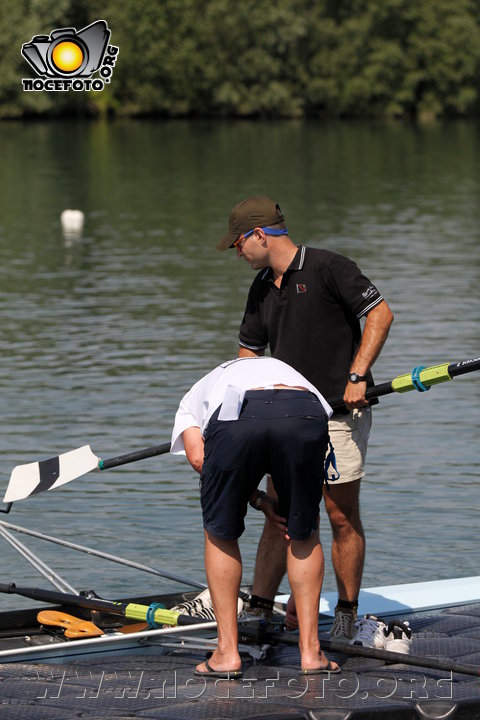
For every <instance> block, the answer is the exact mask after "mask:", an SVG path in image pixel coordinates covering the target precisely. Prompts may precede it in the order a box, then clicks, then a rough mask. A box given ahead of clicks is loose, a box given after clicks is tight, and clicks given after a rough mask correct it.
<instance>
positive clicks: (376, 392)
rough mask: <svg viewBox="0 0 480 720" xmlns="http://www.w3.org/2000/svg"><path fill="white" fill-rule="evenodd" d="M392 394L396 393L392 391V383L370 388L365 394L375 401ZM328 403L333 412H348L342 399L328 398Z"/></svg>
mask: <svg viewBox="0 0 480 720" xmlns="http://www.w3.org/2000/svg"><path fill="white" fill-rule="evenodd" d="M392 392H394V391H393V389H392V383H389V382H384V383H381V384H380V385H372V386H371V387H369V388H368V389H367V392H366V393H365V397H366V399H367V400H373V398H377V397H380V396H381V395H388V394H389V393H392ZM327 402H328V404H329V405H330V406H331V407H332V408H333V410H337V411H339V410H346V407H345V403H344V402H343V398H342V397H336V398H327Z"/></svg>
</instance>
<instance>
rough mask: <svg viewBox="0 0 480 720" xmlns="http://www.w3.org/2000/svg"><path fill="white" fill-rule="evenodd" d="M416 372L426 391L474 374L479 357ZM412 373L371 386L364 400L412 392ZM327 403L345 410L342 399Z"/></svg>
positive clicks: (479, 361) (420, 369)
mask: <svg viewBox="0 0 480 720" xmlns="http://www.w3.org/2000/svg"><path fill="white" fill-rule="evenodd" d="M416 370H418V379H419V380H420V386H421V384H422V383H423V384H424V385H425V388H426V389H428V388H429V387H430V386H431V385H435V384H437V383H441V382H444V381H446V380H452V378H454V377H456V376H457V375H465V374H466V373H469V372H474V370H480V357H477V358H472V359H471V360H462V361H461V362H457V363H451V364H450V365H449V364H448V363H443V364H442V365H432V366H431V367H427V368H424V367H422V368H416ZM413 372H414V371H412V374H410V373H406V374H405V375H398V376H397V377H395V378H393V380H392V381H391V382H385V383H381V384H380V385H372V386H371V387H369V388H368V389H367V392H366V393H365V397H366V399H367V400H372V399H373V398H377V397H381V396H382V395H389V394H390V393H394V392H399V393H402V392H408V391H409V390H413V389H414V388H415V387H416V384H415V382H414V381H413V379H412V377H413ZM417 384H418V380H417ZM425 388H423V389H425ZM417 389H418V387H417ZM327 401H328V403H329V404H330V405H331V407H332V408H333V410H337V411H339V410H340V411H341V410H345V409H346V408H345V403H344V402H343V398H341V397H336V398H329V399H328V400H327Z"/></svg>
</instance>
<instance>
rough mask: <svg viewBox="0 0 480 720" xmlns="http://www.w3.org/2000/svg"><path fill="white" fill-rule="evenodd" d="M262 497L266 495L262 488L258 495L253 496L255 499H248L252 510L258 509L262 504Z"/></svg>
mask: <svg viewBox="0 0 480 720" xmlns="http://www.w3.org/2000/svg"><path fill="white" fill-rule="evenodd" d="M264 497H267V493H266V492H263V490H259V491H258V495H257V497H256V498H255V500H250V502H249V503H248V504H249V505H250V506H251V507H252V508H254V510H260V509H261V506H262V500H263V498H264Z"/></svg>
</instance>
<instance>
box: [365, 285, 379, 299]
mask: <svg viewBox="0 0 480 720" xmlns="http://www.w3.org/2000/svg"><path fill="white" fill-rule="evenodd" d="M376 292H377V288H376V287H375V286H374V285H370V287H368V288H367V289H366V290H365V292H363V293H362V295H363V297H364V298H365V300H366V299H367V298H369V297H372V295H375V293H376Z"/></svg>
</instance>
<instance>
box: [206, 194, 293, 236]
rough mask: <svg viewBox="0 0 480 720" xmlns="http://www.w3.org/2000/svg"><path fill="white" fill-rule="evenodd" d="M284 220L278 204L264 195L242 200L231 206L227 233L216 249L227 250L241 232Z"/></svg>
mask: <svg viewBox="0 0 480 720" xmlns="http://www.w3.org/2000/svg"><path fill="white" fill-rule="evenodd" d="M283 222H285V218H284V217H283V214H282V211H281V210H280V206H279V204H278V203H276V202H275V201H274V200H272V199H271V198H269V197H266V196H265V195H256V196H255V197H249V198H247V199H246V200H242V202H239V203H238V204H237V205H235V206H234V207H233V208H232V211H231V213H230V217H229V219H228V233H227V234H226V235H225V236H224V237H223V238H222V239H221V240H220V242H219V243H218V245H217V250H227V249H228V248H230V247H232V245H233V243H234V242H235V240H236V239H237V238H238V236H239V235H241V234H242V233H246V232H248V231H249V230H253V229H254V228H256V227H261V228H263V227H268V226H269V225H276V224H277V223H283Z"/></svg>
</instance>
